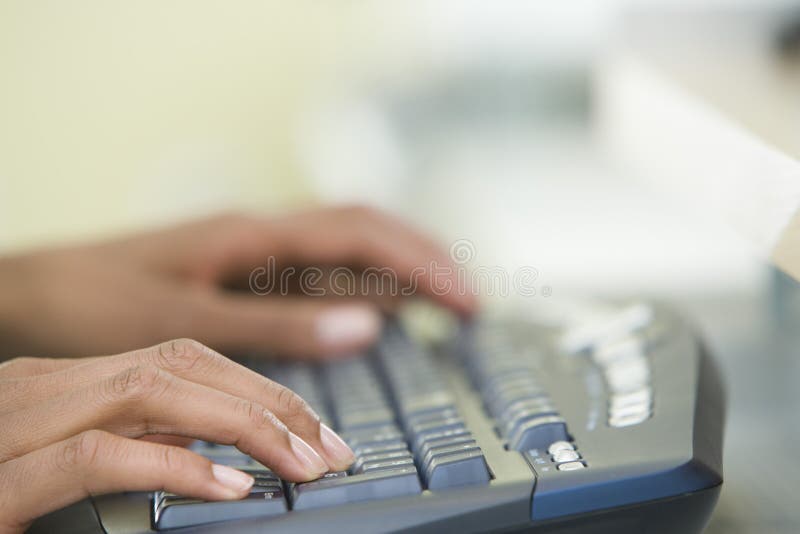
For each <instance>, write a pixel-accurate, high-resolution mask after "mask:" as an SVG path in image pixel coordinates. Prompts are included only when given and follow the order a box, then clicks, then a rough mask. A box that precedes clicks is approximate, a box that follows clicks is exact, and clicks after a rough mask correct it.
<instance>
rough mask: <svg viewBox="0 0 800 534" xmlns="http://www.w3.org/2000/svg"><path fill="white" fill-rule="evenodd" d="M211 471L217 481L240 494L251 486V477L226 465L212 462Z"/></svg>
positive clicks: (252, 480)
mask: <svg viewBox="0 0 800 534" xmlns="http://www.w3.org/2000/svg"><path fill="white" fill-rule="evenodd" d="M211 471H212V472H213V473H214V478H216V479H217V482H219V483H220V484H222V485H223V486H225V487H226V488H228V489H231V490H233V491H235V492H236V493H237V494H242V493H244V492H245V491H247V490H249V489H250V488H251V487H252V486H253V482H254V479H253V477H251V476H250V475H248V474H247V473H243V472H241V471H239V470H237V469H233V468H231V467H228V466H226V465H219V464H212V465H211Z"/></svg>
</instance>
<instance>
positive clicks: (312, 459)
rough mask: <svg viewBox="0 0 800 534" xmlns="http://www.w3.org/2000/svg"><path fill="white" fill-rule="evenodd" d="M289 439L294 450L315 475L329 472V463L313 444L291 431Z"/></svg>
mask: <svg viewBox="0 0 800 534" xmlns="http://www.w3.org/2000/svg"><path fill="white" fill-rule="evenodd" d="M289 441H290V443H291V445H292V452H294V455H295V457H296V458H297V459H298V460H300V463H301V464H303V466H304V467H305V468H306V469H307V470H308V472H309V473H311V474H312V475H314V476H319V475H322V474H324V473H327V472H328V464H326V463H325V460H323V459H322V458H321V457H320V455H319V454H317V452H316V451H315V450H314V449H312V448H311V445H309V444H308V443H306V442H305V441H303V440H302V439H301V438H300V436H297V435H295V434H292V433H291V432H290V433H289Z"/></svg>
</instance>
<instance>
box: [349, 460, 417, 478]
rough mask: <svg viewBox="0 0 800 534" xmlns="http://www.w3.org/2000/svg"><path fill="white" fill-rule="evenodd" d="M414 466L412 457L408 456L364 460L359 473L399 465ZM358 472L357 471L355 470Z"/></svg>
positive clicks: (398, 466)
mask: <svg viewBox="0 0 800 534" xmlns="http://www.w3.org/2000/svg"><path fill="white" fill-rule="evenodd" d="M408 466H412V467H413V466H414V459H413V458H411V457H410V456H409V457H408V458H392V459H389V460H382V461H375V462H364V463H363V464H361V471H360V472H361V473H369V472H370V471H375V470H378V469H397V468H400V467H408ZM355 473H356V474H358V472H355Z"/></svg>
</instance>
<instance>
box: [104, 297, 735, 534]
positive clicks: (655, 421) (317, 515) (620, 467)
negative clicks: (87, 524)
mask: <svg viewBox="0 0 800 534" xmlns="http://www.w3.org/2000/svg"><path fill="white" fill-rule="evenodd" d="M434 349H435V350H434ZM248 364H249V366H251V367H252V368H253V369H255V370H257V371H259V372H261V373H263V374H265V375H266V376H269V377H270V378H272V379H274V380H276V381H278V382H280V383H282V384H284V385H286V386H288V387H290V388H292V389H293V390H294V391H296V392H297V393H299V394H300V395H301V396H302V397H303V398H305V399H306V400H307V401H308V402H309V403H310V404H311V406H312V407H313V408H314V409H315V410H316V411H317V413H318V414H319V415H320V417H321V419H322V420H323V422H325V423H326V424H328V425H329V426H331V427H332V428H334V429H335V430H336V431H337V432H338V433H339V434H340V435H341V436H342V437H343V439H345V441H347V443H348V444H349V445H350V447H351V448H352V449H353V451H354V452H355V454H356V461H355V463H354V464H353V466H352V467H351V468H350V469H349V470H348V471H347V472H339V473H328V474H327V475H325V476H324V477H323V478H320V479H318V480H315V481H311V482H305V483H299V484H294V483H289V482H286V481H282V480H280V479H279V478H278V477H277V476H275V475H274V474H273V473H272V472H271V471H270V470H268V469H266V468H265V467H264V466H262V465H260V464H258V463H257V462H255V461H254V460H252V459H251V458H249V457H247V456H245V455H244V454H242V453H240V452H239V451H237V450H236V449H235V448H233V447H230V446H219V445H214V444H210V443H197V444H196V445H195V446H194V450H195V451H196V452H198V453H200V454H202V455H205V456H207V457H209V458H211V459H212V460H213V461H214V462H217V463H222V464H226V465H231V466H236V467H239V468H242V469H244V470H246V471H248V472H250V473H251V474H252V475H253V476H254V477H255V479H256V483H255V485H254V486H253V488H252V490H251V492H250V495H249V496H248V497H246V498H245V499H243V500H240V501H227V502H202V501H198V500H193V499H187V498H183V497H181V496H178V495H172V494H169V493H165V492H156V493H154V494H142V493H131V494H122V495H110V496H103V497H98V498H95V499H94V500H93V506H94V509H95V511H96V514H97V518H99V522H100V523H101V525H102V528H103V530H104V531H105V532H109V533H143V532H152V531H153V530H169V529H178V528H181V529H191V530H195V531H198V532H267V531H269V532H307V531H317V530H322V529H330V530H334V531H337V532H338V531H341V532H348V531H353V532H394V531H402V530H417V531H421V532H442V531H458V532H487V531H516V530H526V531H532V532H548V533H549V532H571V533H583V532H587V533H588V532H648V533H651V532H682V533H684V532H699V531H701V530H702V528H703V526H704V525H705V523H706V521H707V520H708V517H709V515H710V513H711V511H712V509H713V506H714V504H715V502H716V498H717V496H718V493H719V489H720V485H721V482H722V469H721V453H722V451H721V447H722V428H723V418H724V398H723V392H722V388H721V385H720V381H719V377H718V375H717V373H716V371H715V368H714V366H713V362H712V361H711V359H710V358H709V356H708V355H707V354H706V353H705V351H704V349H703V347H702V344H701V343H700V342H699V340H698V339H697V337H696V336H695V335H694V334H693V333H692V331H691V329H690V327H689V326H688V325H687V324H686V323H685V322H684V321H683V320H682V319H681V318H680V317H679V316H677V315H675V314H674V313H673V312H671V311H670V310H668V309H666V308H664V307H662V306H657V305H654V304H646V303H633V304H627V305H619V306H616V307H614V308H613V310H611V311H608V312H606V313H604V314H601V315H600V316H599V317H594V318H593V319H592V320H590V321H586V322H584V323H582V324H570V325H568V326H557V325H556V326H553V325H551V324H538V323H536V322H535V321H531V320H529V319H527V318H519V317H518V318H504V319H502V320H497V321H483V322H477V323H475V324H471V325H464V326H462V327H461V328H460V329H459V331H458V333H457V334H456V335H454V336H453V338H452V340H450V342H448V343H445V344H444V345H442V346H438V347H435V348H433V347H429V346H427V345H426V344H424V343H421V342H420V341H419V340H418V339H417V338H416V337H414V336H413V335H410V334H409V333H408V332H407V331H406V330H405V329H404V328H403V327H402V326H401V324H400V323H399V322H393V323H391V324H389V325H387V327H386V328H385V332H384V335H383V336H382V338H381V340H380V342H379V343H378V344H377V346H376V347H374V349H373V350H370V351H369V352H368V353H367V354H365V355H361V356H359V357H355V358H352V359H347V360H337V361H335V362H329V363H325V364H309V363H272V362H264V361H251V362H248Z"/></svg>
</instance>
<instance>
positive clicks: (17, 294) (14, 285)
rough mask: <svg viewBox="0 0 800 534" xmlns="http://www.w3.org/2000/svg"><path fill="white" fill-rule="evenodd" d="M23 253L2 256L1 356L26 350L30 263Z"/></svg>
mask: <svg viewBox="0 0 800 534" xmlns="http://www.w3.org/2000/svg"><path fill="white" fill-rule="evenodd" d="M26 263H27V262H26V260H25V258H24V257H23V256H0V358H5V357H9V356H18V355H19V354H17V352H19V351H20V350H23V349H24V347H23V345H24V344H23V343H21V340H22V338H23V331H24V324H23V323H24V320H23V319H24V317H25V315H26V312H27V308H28V306H29V305H30V298H31V295H29V294H28V295H27V297H26V294H27V293H29V290H28V289H27V286H28V285H29V284H28V278H29V277H28V275H27V272H28V267H27V266H26Z"/></svg>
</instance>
